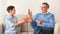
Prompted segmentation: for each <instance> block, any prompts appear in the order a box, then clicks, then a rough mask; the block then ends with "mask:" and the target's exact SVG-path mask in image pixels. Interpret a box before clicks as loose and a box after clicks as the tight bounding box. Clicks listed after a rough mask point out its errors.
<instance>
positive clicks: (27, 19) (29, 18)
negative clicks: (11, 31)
mask: <svg viewBox="0 0 60 34" xmlns="http://www.w3.org/2000/svg"><path fill="white" fill-rule="evenodd" d="M31 21H32V11H30V9H28V17H27V18H24V19H23V20H22V21H20V22H18V23H16V24H13V25H12V26H13V27H15V28H16V27H17V26H20V25H22V24H24V23H28V22H31ZM36 22H37V23H38V24H41V25H44V24H45V23H44V22H43V21H42V20H36Z"/></svg>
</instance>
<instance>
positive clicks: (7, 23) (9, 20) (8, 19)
mask: <svg viewBox="0 0 60 34" xmlns="http://www.w3.org/2000/svg"><path fill="white" fill-rule="evenodd" d="M5 23H6V25H9V26H12V25H13V23H12V21H11V19H10V18H6V19H5Z"/></svg>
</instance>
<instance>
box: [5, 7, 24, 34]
mask: <svg viewBox="0 0 60 34" xmlns="http://www.w3.org/2000/svg"><path fill="white" fill-rule="evenodd" d="M7 12H8V15H7V16H6V18H5V24H6V29H5V32H4V34H18V26H20V25H22V24H24V23H25V21H24V20H22V21H20V22H18V20H17V17H16V16H14V15H15V13H16V10H15V7H14V6H8V7H7Z"/></svg>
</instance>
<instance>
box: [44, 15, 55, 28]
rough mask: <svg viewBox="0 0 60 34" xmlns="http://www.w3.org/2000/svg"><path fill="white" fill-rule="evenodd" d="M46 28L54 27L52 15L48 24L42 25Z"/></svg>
mask: <svg viewBox="0 0 60 34" xmlns="http://www.w3.org/2000/svg"><path fill="white" fill-rule="evenodd" d="M44 26H45V27H47V28H54V27H55V19H54V15H52V16H51V18H50V20H49V23H45V25H44Z"/></svg>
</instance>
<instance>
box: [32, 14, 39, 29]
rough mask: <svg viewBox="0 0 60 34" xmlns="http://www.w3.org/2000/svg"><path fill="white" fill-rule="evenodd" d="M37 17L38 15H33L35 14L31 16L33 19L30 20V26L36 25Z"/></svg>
mask: <svg viewBox="0 0 60 34" xmlns="http://www.w3.org/2000/svg"><path fill="white" fill-rule="evenodd" d="M37 17H38V15H35V16H34V17H33V20H32V22H31V26H32V28H35V27H36V26H37V23H36V20H37Z"/></svg>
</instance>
